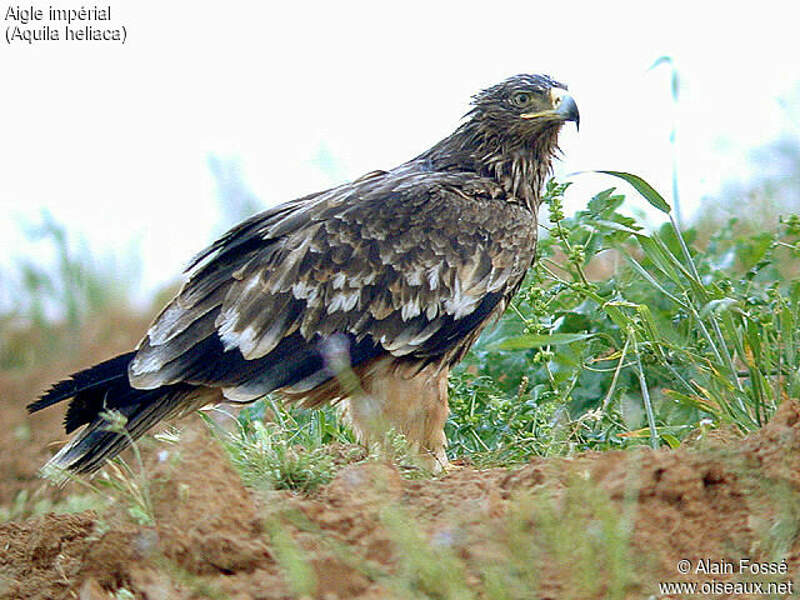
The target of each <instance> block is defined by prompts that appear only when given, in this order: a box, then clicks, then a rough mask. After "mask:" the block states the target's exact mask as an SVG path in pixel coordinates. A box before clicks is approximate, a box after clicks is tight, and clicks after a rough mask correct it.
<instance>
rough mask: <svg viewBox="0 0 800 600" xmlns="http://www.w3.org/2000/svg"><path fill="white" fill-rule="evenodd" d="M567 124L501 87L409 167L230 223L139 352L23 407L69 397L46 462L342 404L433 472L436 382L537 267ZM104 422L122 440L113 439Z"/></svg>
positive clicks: (362, 427) (560, 90)
mask: <svg viewBox="0 0 800 600" xmlns="http://www.w3.org/2000/svg"><path fill="white" fill-rule="evenodd" d="M578 119H579V116H578V109H577V106H576V104H575V101H574V100H573V99H572V97H571V96H570V95H568V93H567V91H566V86H565V85H563V84H561V83H558V82H557V81H555V80H553V79H551V78H550V77H547V76H543V75H517V76H514V77H510V78H509V79H507V80H505V81H503V82H501V83H499V84H497V85H495V86H493V87H490V88H488V89H486V90H484V91H482V92H480V93H478V94H477V95H475V96H474V97H473V99H472V108H471V110H470V111H469V112H468V114H467V115H466V117H465V119H464V122H463V123H462V124H461V126H460V127H458V128H457V129H456V130H455V131H454V132H453V133H452V134H451V135H450V136H448V137H446V138H445V139H443V140H442V141H440V142H439V143H437V144H436V145H434V146H433V147H432V148H430V149H429V150H427V151H426V152H423V153H422V154H420V155H419V156H417V157H416V158H413V159H411V160H409V161H408V162H405V163H403V164H401V165H399V166H397V167H395V168H393V169H390V170H388V171H373V172H371V173H368V174H367V175H364V176H363V177H361V178H359V179H357V180H355V181H353V182H351V183H347V184H344V185H340V186H338V187H335V188H332V189H329V190H326V191H323V192H319V193H316V194H311V195H309V196H305V197H303V198H298V199H296V200H292V201H290V202H286V203H284V204H281V205H280V206H277V207H275V208H271V209H269V210H266V211H264V212H262V213H260V214H257V215H255V216H253V217H251V218H250V219H247V220H246V221H244V222H243V223H241V224H239V225H237V226H236V227H234V228H233V229H231V230H230V231H228V232H227V233H226V234H225V235H223V236H222V237H221V238H220V239H219V240H217V241H216V242H214V243H213V244H212V245H211V246H209V247H208V248H207V249H205V250H203V251H202V252H201V253H200V254H199V255H197V256H196V257H195V258H194V260H193V261H192V262H191V265H190V267H189V269H188V271H189V274H188V277H187V279H186V281H185V283H184V284H183V287H182V288H181V290H180V291H179V292H178V294H177V296H175V298H174V299H173V300H172V301H171V302H170V303H169V304H167V306H166V307H165V308H164V309H163V310H162V312H161V313H160V314H159V315H158V316H157V317H156V319H155V321H154V322H153V324H152V325H151V326H150V328H149V329H148V331H147V333H146V335H145V336H144V338H143V339H142V341H141V342H140V344H139V345H138V347H137V348H136V349H135V350H132V351H131V352H128V353H126V354H122V355H120V356H117V357H115V358H112V359H110V360H108V361H106V362H103V363H101V364H98V365H96V366H93V367H91V368H88V369H86V370H84V371H81V372H79V373H76V374H74V375H72V376H71V377H70V378H69V379H67V380H65V381H61V382H59V383H57V384H55V385H54V386H53V387H52V388H51V389H50V390H49V391H48V392H47V393H45V394H44V395H43V396H42V397H41V398H40V399H39V400H38V401H36V402H34V403H32V404H31V405H30V406H29V410H30V411H31V412H34V411H37V410H40V409H43V408H45V407H47V406H50V405H52V404H55V403H57V402H60V401H62V400H67V399H71V402H70V403H69V407H68V409H67V412H66V418H65V428H66V431H67V433H71V432H72V431H74V430H77V429H78V428H80V427H83V429H82V430H81V431H80V433H78V434H77V435H76V436H75V437H74V438H73V439H72V441H70V442H69V443H68V444H67V445H66V446H64V447H63V448H62V449H61V450H60V451H59V452H58V453H57V454H56V455H55V456H54V457H53V458H52V459H51V461H50V463H52V464H53V465H56V466H58V467H61V468H65V469H68V470H71V471H73V472H83V473H87V472H92V471H95V470H96V469H98V468H100V467H101V466H102V465H103V464H104V462H105V460H106V459H108V458H110V457H113V456H114V455H116V454H117V453H119V452H120V451H121V450H122V449H123V448H125V447H126V446H127V445H128V444H129V442H130V440H131V439H135V438H137V437H138V436H140V435H142V434H143V433H144V432H145V431H146V430H148V429H149V428H150V427H152V426H153V425H155V424H156V423H157V422H159V421H161V420H162V419H165V418H168V417H173V416H176V415H178V414H179V413H185V412H187V411H190V410H194V409H197V408H199V407H201V406H204V405H206V404H211V403H216V402H221V401H233V402H250V401H253V400H256V399H257V398H260V397H262V396H264V395H265V394H268V393H271V392H276V393H278V394H281V395H282V396H283V397H285V398H286V399H287V400H289V401H292V402H297V403H300V404H302V405H304V406H308V407H314V406H319V405H322V404H325V403H332V402H339V403H341V404H342V406H344V407H345V412H346V414H347V416H348V417H349V419H350V421H351V423H352V425H353V427H354V429H355V431H356V433H357V434H358V435H359V436H360V437H361V438H363V439H372V438H376V437H380V436H381V435H382V433H384V432H385V431H386V430H387V429H388V428H390V427H394V428H396V430H398V431H400V432H402V433H404V434H405V436H406V437H407V439H408V440H409V441H410V442H411V444H413V445H414V446H415V447H416V448H417V449H418V450H419V452H420V454H421V456H422V458H423V459H424V460H425V461H426V462H427V463H428V464H429V466H431V467H432V468H434V469H440V468H443V467H445V466H446V465H447V457H446V454H445V446H446V439H445V435H444V423H445V420H446V418H447V414H448V408H447V376H448V372H449V370H450V368H451V367H452V366H453V365H455V364H456V363H458V362H459V361H460V360H461V359H462V358H463V357H464V355H465V353H466V352H467V351H468V350H469V348H470V346H471V345H472V344H473V343H474V342H475V340H476V339H477V338H478V336H479V335H480V333H481V331H482V330H483V329H484V328H485V327H486V326H487V324H489V323H490V322H491V321H492V320H493V319H494V318H496V317H498V316H499V315H500V314H502V312H503V311H504V310H505V309H506V307H507V306H508V303H509V302H510V300H511V298H512V296H513V295H514V293H515V292H516V291H517V289H518V288H519V286H520V284H521V282H522V279H523V277H524V276H525V273H526V271H527V270H528V268H529V267H530V266H531V264H532V262H533V260H534V255H535V248H536V234H537V222H536V216H537V209H538V205H539V198H540V192H541V189H542V185H543V183H544V181H545V179H546V177H547V176H548V174H549V173H550V171H551V163H552V160H553V158H554V156H555V154H556V153H557V151H558V146H557V137H558V133H559V131H560V129H561V127H562V125H563V124H564V123H565V122H566V121H574V122H576V124H577V123H578ZM343 359H344V360H343ZM342 369H352V372H354V373H355V375H356V376H357V379H358V382H359V384H358V385H350V384H347V383H346V381H350V380H353V379H355V378H352V377H350V378H347V377H342V376H339V375H340V372H341V370H342ZM348 372H349V371H348ZM111 410H115V411H119V413H121V414H122V415H123V416H124V417H125V422H126V425H125V427H126V429H127V432H120V431H119V430H117V431H111V430H109V428H108V426H107V423H106V421H105V419H106V416H105V414H106V411H111Z"/></svg>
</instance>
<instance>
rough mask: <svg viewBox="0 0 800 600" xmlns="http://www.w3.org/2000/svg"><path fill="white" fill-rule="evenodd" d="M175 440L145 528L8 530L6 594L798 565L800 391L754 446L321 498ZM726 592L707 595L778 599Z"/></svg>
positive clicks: (13, 526)
mask: <svg viewBox="0 0 800 600" xmlns="http://www.w3.org/2000/svg"><path fill="white" fill-rule="evenodd" d="M160 448H161V449H160V450H159V451H157V452H151V453H149V454H148V455H149V456H150V457H151V459H150V460H151V461H152V462H150V463H149V464H147V465H146V471H147V473H148V477H147V481H148V482H149V484H148V488H149V496H150V498H151V504H152V517H153V522H152V524H147V523H145V524H139V523H136V522H135V521H133V520H132V519H131V518H130V517H129V515H128V510H127V508H128V506H127V505H126V502H125V498H124V496H123V497H120V498H119V501H118V502H117V503H116V504H115V505H114V506H113V507H112V508H111V509H110V510H108V511H106V512H104V513H102V514H96V513H94V512H85V513H81V514H76V515H52V514H51V515H47V516H45V517H41V518H38V519H32V520H29V521H25V522H16V523H15V522H11V523H7V524H5V525H2V526H0V548H3V552H2V553H1V554H0V597H2V598H75V597H81V598H91V599H99V598H111V597H112V595H111V594H112V593H117V592H118V591H119V590H120V589H121V588H125V589H126V590H128V591H129V592H131V593H132V594H133V595H134V597H137V598H151V599H155V598H199V597H209V598H234V599H244V598H262V599H266V598H293V597H298V598H299V597H307V598H321V599H324V600H333V599H336V598H342V599H344V598H363V599H367V598H412V597H420V598H421V597H441V598H448V597H450V598H453V597H467V598H468V597H488V598H501V597H502V598H531V597H538V598H581V599H586V598H642V597H648V596H653V597H687V596H686V594H680V593H674V594H668V593H664V592H663V590H661V591H660V590H659V588H658V584H659V582H680V581H683V582H689V583H691V582H695V583H697V584H698V585H709V583H708V582H711V581H712V580H713V581H714V582H716V584H717V585H719V586H723V584H726V583H727V584H730V586H733V585H734V584H735V583H737V584H740V585H744V584H745V583H748V582H749V583H750V584H754V583H759V582H760V583H761V584H764V585H766V584H767V583H770V582H773V583H788V582H794V580H795V579H796V578H797V577H798V573H800V569H798V567H800V511H798V508H797V507H798V506H800V405H798V404H797V403H793V402H787V403H785V404H784V405H782V406H781V407H780V409H779V410H778V412H777V413H776V415H775V417H774V418H773V419H772V421H771V422H770V423H769V424H768V425H767V426H766V427H765V428H764V429H763V430H761V431H759V432H757V433H755V434H753V435H751V436H749V437H747V438H745V439H744V440H730V439H727V440H719V441H711V442H708V443H706V444H700V445H699V446H698V447H695V448H691V449H679V450H676V451H669V450H661V451H650V450H644V449H642V450H638V451H630V452H609V453H590V454H585V455H581V456H578V457H575V458H572V459H563V458H559V459H537V460H535V461H533V462H531V463H530V464H528V465H525V466H523V467H521V468H517V469H514V470H510V471H509V470H505V469H489V470H484V471H476V470H473V469H470V468H464V469H461V470H458V471H456V472H454V473H451V474H449V475H447V476H444V477H442V478H439V479H433V480H408V479H404V478H403V477H402V476H401V474H400V473H399V472H398V470H397V469H396V468H395V467H393V466H392V465H389V464H383V463H377V462H366V463H358V464H352V465H349V466H345V467H343V468H342V469H341V470H340V471H339V472H338V474H337V476H336V477H335V479H334V480H333V481H332V482H331V483H330V484H328V485H326V486H324V487H322V488H320V489H319V490H318V491H316V492H314V493H312V494H309V495H305V496H303V495H296V494H294V493H291V492H288V491H269V492H254V491H252V490H249V489H247V488H245V487H243V486H242V484H241V482H240V479H239V477H238V476H237V474H236V473H235V472H234V470H233V469H232V468H231V466H230V463H229V461H228V460H227V457H226V456H225V455H224V451H223V450H222V449H221V448H220V447H219V445H218V444H217V442H216V441H214V440H213V439H211V438H210V437H209V434H208V433H207V432H206V430H205V429H204V428H202V427H196V426H195V427H193V428H190V431H188V432H187V433H185V434H184V436H183V439H182V440H181V443H180V444H176V445H171V446H166V447H163V448H162V447H160ZM164 448H165V449H164ZM740 559H749V560H750V561H775V562H776V563H780V562H781V561H782V560H785V569H786V572H785V573H780V574H775V573H773V574H769V575H768V576H763V575H754V574H753V573H752V572H750V571H748V572H747V573H744V574H741V573H739V572H738V570H737V572H735V573H727V572H725V565H727V564H729V563H730V564H731V565H736V567H737V569H738V565H739V561H740ZM680 560H687V561H689V563H688V564H689V565H690V566H691V568H690V569H689V572H688V573H685V574H684V573H681V572H680V566H679V561H680ZM702 561H712V562H714V563H715V564H716V565H717V569H722V572H719V573H715V572H714V567H713V565H711V564H710V563H709V564H705V563H703V562H702ZM703 565H705V566H703ZM709 569H710V570H709ZM704 589H705V588H704ZM708 589H711V588H708ZM714 589H715V590H716V591H714V592H713V593H701V592H695V593H694V595H695V597H710V596H714V597H736V598H743V597H754V598H755V597H764V595H761V594H758V593H750V591H752V589H749V588H748V589H749V590H750V591H748V589H745V588H743V587H740V588H733V587H730V590H731V591H730V592H726V591H724V589H723V587H719V588H714ZM720 590H722V591H720ZM743 590H744V591H743ZM785 595H788V594H783V595H781V594H780V593H776V594H774V595H773V596H772V597H783V596H785Z"/></svg>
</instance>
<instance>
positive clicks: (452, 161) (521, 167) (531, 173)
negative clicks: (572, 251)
mask: <svg viewBox="0 0 800 600" xmlns="http://www.w3.org/2000/svg"><path fill="white" fill-rule="evenodd" d="M579 119H580V115H579V114H578V105H577V104H575V100H573V99H572V96H570V95H569V94H568V93H567V86H565V85H564V84H563V83H559V82H558V81H556V80H555V79H552V78H550V77H548V76H547V75H514V76H513V77H509V78H508V79H506V80H505V81H502V82H500V83H498V84H497V85H493V86H492V87H490V88H487V89H485V90H483V91H482V92H479V93H477V94H475V96H473V97H472V110H470V111H469V113H467V115H466V119H465V121H464V123H462V125H461V126H460V127H459V128H458V129H457V130H456V131H454V132H453V134H452V135H450V136H448V137H446V138H445V139H443V140H442V141H441V142H439V143H438V144H436V145H435V146H433V147H432V148H431V149H430V150H428V151H427V152H425V153H423V154H422V155H420V156H419V157H417V158H416V159H414V160H424V161H425V163H426V165H429V166H430V167H431V168H433V169H436V170H442V171H473V172H478V173H480V174H481V175H485V176H488V177H491V178H493V179H494V180H495V181H497V182H498V183H499V184H500V185H501V186H502V187H503V188H504V189H505V190H506V192H507V193H508V194H509V198H510V199H514V200H520V201H522V202H524V203H525V204H527V205H528V206H530V207H532V208H535V207H537V206H538V203H539V198H540V192H541V189H542V186H543V184H544V181H545V179H546V178H547V177H548V175H549V174H550V171H551V165H552V161H553V158H554V157H555V155H556V154H557V152H558V132H559V131H560V130H561V126H562V125H563V124H564V123H566V122H567V121H574V122H575V124H576V125H577V124H578V121H579Z"/></svg>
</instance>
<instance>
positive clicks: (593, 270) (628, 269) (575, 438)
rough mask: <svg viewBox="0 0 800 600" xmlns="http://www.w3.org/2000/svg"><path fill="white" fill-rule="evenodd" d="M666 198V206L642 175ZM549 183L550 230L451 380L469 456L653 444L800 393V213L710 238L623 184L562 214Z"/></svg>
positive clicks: (754, 414)
mask: <svg viewBox="0 0 800 600" xmlns="http://www.w3.org/2000/svg"><path fill="white" fill-rule="evenodd" d="M610 174H611V175H616V176H618V177H622V178H623V179H625V180H627V181H628V183H630V184H632V185H633V186H634V187H635V188H636V189H637V191H639V192H640V193H642V195H643V196H644V197H645V198H646V199H647V200H648V201H649V202H650V203H651V204H652V205H653V206H655V207H656V208H659V209H660V210H662V211H663V212H665V213H667V214H669V206H668V205H667V204H666V202H665V201H664V200H663V198H661V197H660V196H659V195H658V194H657V193H656V192H655V190H653V189H652V188H651V187H650V186H649V185H647V184H646V182H644V181H643V180H641V179H640V178H638V177H635V176H632V175H628V174H620V173H610ZM567 186H568V184H558V183H556V182H553V181H551V182H550V184H549V186H548V189H547V195H546V198H545V202H546V203H547V205H548V206H549V208H550V221H551V223H550V226H549V227H548V230H549V235H548V236H547V237H546V238H545V239H544V240H542V242H541V243H540V258H539V260H538V262H537V264H536V265H535V266H534V267H533V269H532V270H531V273H530V275H529V277H528V278H527V280H526V282H525V283H524V284H523V287H522V290H521V291H520V293H519V294H518V295H517V297H516V299H515V301H514V303H513V305H512V307H511V309H510V310H508V311H507V312H506V314H505V315H504V316H503V318H502V319H501V320H500V323H499V325H498V326H497V327H496V328H495V329H494V330H492V331H489V332H488V333H487V334H486V335H484V336H483V337H482V339H481V340H480V341H479V343H478V344H477V345H476V347H475V348H474V349H473V351H472V353H471V354H470V356H469V357H468V359H467V360H466V361H465V363H464V365H463V366H462V367H461V368H460V369H459V371H458V372H457V373H456V375H455V376H454V378H453V381H452V386H451V389H452V392H453V399H452V402H451V404H452V409H453V416H452V418H451V420H450V423H449V426H448V436H449V438H450V439H451V443H452V444H453V448H454V449H457V450H456V452H457V453H461V452H469V453H471V454H474V453H480V452H484V453H485V454H486V455H487V456H489V457H491V456H496V457H497V458H498V459H499V461H500V462H507V461H509V460H512V461H513V460H524V459H526V458H527V457H529V456H530V455H532V454H541V455H549V454H561V453H569V452H572V451H574V450H585V449H607V448H618V447H626V446H629V445H635V444H642V443H649V444H651V445H653V446H657V445H659V444H661V443H666V444H669V445H670V446H676V445H678V444H679V443H680V441H681V440H682V439H683V438H685V437H686V436H687V435H688V434H689V433H690V432H692V431H693V430H696V429H697V428H698V427H700V426H702V427H705V428H708V427H717V426H720V425H726V424H731V425H734V426H735V427H737V428H738V429H739V430H740V431H741V432H747V431H751V430H753V429H755V428H758V427H760V426H761V425H763V424H764V423H765V422H766V420H767V419H768V418H769V416H770V415H771V414H772V412H773V411H774V410H775V407H776V406H777V405H778V404H779V403H780V402H781V401H782V400H783V399H784V398H786V397H787V396H791V397H796V396H797V394H798V391H800V387H798V386H800V378H799V376H798V368H800V357H799V355H798V350H800V348H799V347H798V343H799V342H800V340H798V333H797V323H798V319H800V279H796V278H791V277H787V273H791V270H792V269H791V267H792V264H791V263H792V261H793V260H794V259H795V258H796V257H797V256H798V254H800V218H799V217H797V216H792V217H789V218H786V219H781V220H780V223H779V225H778V227H777V229H776V230H774V231H767V232H757V233H747V234H739V233H737V229H736V227H735V226H736V221H735V220H732V221H730V222H728V223H726V224H725V226H723V227H720V228H719V229H718V230H717V231H714V232H713V233H711V234H710V236H709V241H708V243H707V245H706V247H705V248H704V249H703V250H702V251H701V250H699V249H697V248H696V247H695V246H694V242H695V241H696V239H697V237H698V231H697V230H696V229H694V228H689V229H687V230H685V231H683V232H681V231H679V230H678V228H677V227H676V226H675V223H674V221H670V222H668V223H667V224H665V225H663V226H662V227H660V228H658V229H657V230H655V231H652V232H648V231H646V230H645V229H644V227H643V226H642V225H641V224H639V223H637V221H636V220H635V219H633V218H631V217H629V216H626V215H624V214H622V213H621V212H620V207H621V206H622V205H623V202H624V201H625V198H624V196H622V195H621V194H619V193H617V192H616V191H615V190H614V189H613V188H611V189H608V190H604V191H602V192H600V193H599V194H597V195H596V196H595V197H594V198H592V199H591V200H590V201H589V202H588V204H587V208H586V209H585V210H582V211H579V212H578V213H577V214H576V215H575V216H574V217H566V216H565V215H564V213H563V209H562V200H563V194H564V191H565V190H566V188H567Z"/></svg>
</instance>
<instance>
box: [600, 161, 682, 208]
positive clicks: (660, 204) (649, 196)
mask: <svg viewBox="0 0 800 600" xmlns="http://www.w3.org/2000/svg"><path fill="white" fill-rule="evenodd" d="M595 173H603V174H605V175H612V176H614V177H619V178H620V179H624V180H625V181H627V182H628V183H629V184H630V185H631V186H633V188H634V189H635V190H636V191H637V192H639V193H640V194H641V195H642V196H643V197H644V199H645V200H647V201H648V202H649V203H650V204H651V205H652V206H654V207H655V208H657V209H658V210H660V211H661V212H663V213H666V214H669V213H670V211H671V210H672V209H671V208H670V206H669V204H667V201H666V200H664V198H663V197H662V196H661V194H659V193H658V192H657V191H656V190H655V189H654V188H653V186H651V185H650V184H649V183H647V182H646V181H645V180H644V179H642V178H641V177H639V176H638V175H634V174H633V173H625V172H623V171H595Z"/></svg>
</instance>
